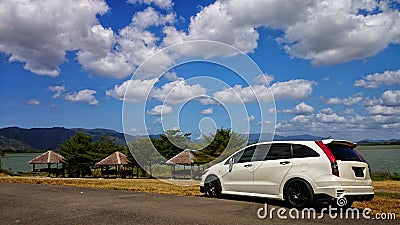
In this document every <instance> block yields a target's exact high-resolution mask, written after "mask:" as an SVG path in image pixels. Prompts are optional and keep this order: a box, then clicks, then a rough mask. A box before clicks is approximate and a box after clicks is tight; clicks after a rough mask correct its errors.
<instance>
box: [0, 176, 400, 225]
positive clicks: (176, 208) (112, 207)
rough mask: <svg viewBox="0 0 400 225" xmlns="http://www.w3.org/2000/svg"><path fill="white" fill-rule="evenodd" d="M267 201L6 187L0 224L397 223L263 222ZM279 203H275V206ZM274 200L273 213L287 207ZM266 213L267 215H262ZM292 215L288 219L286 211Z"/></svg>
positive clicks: (1, 190)
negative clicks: (262, 208)
mask: <svg viewBox="0 0 400 225" xmlns="http://www.w3.org/2000/svg"><path fill="white" fill-rule="evenodd" d="M263 202H264V200H254V199H253V200H251V199H250V200H248V199H244V198H235V199H232V198H231V197H229V198H224V199H209V198H206V197H182V196H174V195H161V194H149V193H138V192H132V191H117V190H102V189H92V188H77V187H67V186H54V185H40V184H36V185H31V184H9V183H0V224H7V225H9V224H68V225H72V224H111V225H112V224H287V223H291V224H309V223H310V222H312V223H314V224H336V225H337V224H341V223H346V224H377V222H378V223H379V222H381V223H382V224H383V223H384V224H393V222H394V223H396V222H397V223H398V220H397V221H377V220H357V219H330V218H329V215H328V214H324V218H323V219H290V218H289V219H287V220H282V219H279V218H277V215H276V214H275V215H274V217H273V219H269V218H266V219H263V220H262V219H259V218H258V216H257V211H258V209H259V208H261V207H264V203H263ZM272 204H274V205H272ZM282 206H284V205H282V203H280V202H272V203H271V202H268V209H269V210H270V208H272V207H275V208H277V209H278V208H279V207H282ZM261 214H263V211H261ZM286 215H288V214H287V213H286Z"/></svg>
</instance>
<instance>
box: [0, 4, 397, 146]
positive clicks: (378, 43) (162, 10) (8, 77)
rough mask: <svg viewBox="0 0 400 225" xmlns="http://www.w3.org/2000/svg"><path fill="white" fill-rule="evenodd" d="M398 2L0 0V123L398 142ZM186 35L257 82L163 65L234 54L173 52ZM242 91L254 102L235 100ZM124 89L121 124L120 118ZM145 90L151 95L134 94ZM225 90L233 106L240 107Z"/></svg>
mask: <svg viewBox="0 0 400 225" xmlns="http://www.w3.org/2000/svg"><path fill="white" fill-rule="evenodd" d="M399 6H400V3H399V1H361V0H360V1H357V0H356V1H349V0H339V1H334V2H333V1H332V2H323V1H311V0H309V1H300V0H299V1H280V0H271V1H261V0H254V1H249V2H247V1H240V0H226V1H183V0H180V1H171V0H129V1H89V0H77V1H74V2H73V3H71V2H65V1H53V0H47V1H45V0H43V1H1V2H0V8H1V10H0V96H1V97H2V99H3V100H2V101H1V102H0V117H1V120H0V127H8V126H20V127H25V128H30V127H54V126H59V127H67V128H73V127H83V128H107V129H114V130H117V131H120V132H122V131H123V129H125V132H129V133H131V134H144V133H161V132H162V130H163V125H164V127H165V128H168V129H169V128H175V125H179V126H178V127H179V128H181V129H182V130H183V131H184V132H192V133H195V134H196V135H198V134H199V133H201V132H206V133H209V132H212V130H213V129H214V128H215V127H225V128H227V127H231V126H232V123H235V124H236V125H235V126H238V127H234V129H236V130H238V131H240V132H243V133H246V132H250V133H254V132H260V131H267V132H270V131H275V132H276V133H277V134H279V135H295V134H305V133H307V134H312V135H317V136H326V137H327V136H333V137H335V138H342V139H350V140H353V141H358V140H361V139H365V138H369V139H390V138H400V135H399V134H400V10H399V8H400V7H399ZM39 15H40V16H39ZM193 40H211V41H218V42H222V43H225V44H227V45H229V46H232V47H234V48H237V49H239V50H240V51H242V52H243V54H245V55H246V57H247V56H248V57H249V59H252V60H253V61H254V62H255V63H256V64H257V66H258V67H259V69H260V73H259V74H257V73H246V74H239V75H238V74H235V73H234V72H232V71H231V70H229V68H228V69H227V68H224V67H223V66H218V65H215V64H213V63H207V62H196V63H187V64H184V65H177V64H176V63H177V61H178V58H179V57H187V56H192V55H193V54H200V55H201V54H203V55H202V56H201V57H202V58H203V59H204V60H206V61H207V60H211V61H212V59H213V57H220V58H223V60H234V58H235V57H236V56H237V55H236V56H229V55H227V54H225V53H224V52H222V51H221V49H219V48H216V47H215V48H214V47H213V46H212V44H211V45H210V46H209V47H206V48H197V49H196V48H190V46H189V47H188V46H187V45H185V43H188V42H190V41H193ZM182 43H183V46H185V47H184V49H185V51H182V52H180V53H179V54H180V55H179V57H178V58H177V57H175V56H171V55H163V57H159V58H156V59H154V58H153V61H151V62H152V63H153V64H152V66H151V69H153V70H152V71H146V74H144V75H143V76H133V77H132V75H133V74H134V73H135V71H136V69H137V68H138V67H139V66H140V65H141V64H142V63H143V62H145V60H146V59H148V58H149V57H150V56H152V55H153V54H154V53H157V52H159V51H161V50H162V49H164V48H165V47H168V46H170V45H173V44H182ZM203 51H204V52H203ZM202 52H203V53H202ZM207 54H211V55H212V56H211V57H210V56H207ZM158 68H159V69H160V70H157V69H158ZM160 71H163V72H166V73H165V74H164V73H160ZM160 75H164V76H163V77H161V78H160V79H158V80H157V78H158V77H159V76H160ZM243 76H244V77H245V79H244V80H243ZM199 77H203V78H199ZM205 77H206V78H205ZM131 78H132V80H130V79H131ZM211 78H213V79H214V80H215V82H214V81H213V80H210V79H211ZM263 79H264V80H263ZM266 80H267V81H268V82H265V81H266ZM156 81H158V82H156ZM219 81H223V82H225V84H222V83H220V82H219ZM155 82H156V83H155ZM235 85H236V86H235ZM237 85H240V86H237ZM248 87H252V88H253V91H255V93H256V95H257V96H258V98H259V99H261V101H260V102H255V101H253V100H252V99H251V98H250V99H248V98H246V96H247V97H248V94H249V93H248V92H249V88H248ZM146 88H147V89H146ZM127 89H128V93H129V94H130V96H129V98H128V101H126V102H125V104H126V105H131V106H132V108H130V109H129V110H130V111H127V112H125V113H127V114H126V115H129V117H130V118H132V121H130V122H129V123H132V124H129V125H127V124H123V118H122V113H123V98H124V93H125V91H126V90H127ZM146 91H152V94H151V96H147V98H146V96H142V95H143V93H145V92H146ZM232 91H234V92H235V93H237V94H238V95H239V97H240V98H242V100H243V99H244V101H243V104H241V106H238V105H237V104H236V103H235V102H234V100H233V99H235V98H234V96H232ZM171 93H172V94H171ZM265 93H267V94H271V93H272V94H273V96H274V98H275V106H276V109H273V106H274V104H273V103H271V102H270V101H268V100H265V101H264V100H262V98H263V94H265ZM168 94H169V95H168ZM250 94H251V93H250ZM168 96H169V97H170V99H168ZM201 96H203V97H204V96H210V97H211V98H212V99H214V100H218V101H220V104H216V103H215V102H208V103H207V102H206V101H203V100H204V98H200V97H201ZM264 97H265V96H264ZM265 98H268V96H267V97H265ZM189 99H191V101H188V100H189ZM202 99H203V100H202ZM125 100H126V99H125ZM143 104H145V107H146V108H145V109H143V107H142V106H143ZM161 106H163V107H164V108H162V107H161ZM241 107H242V108H241ZM243 108H244V109H245V110H246V114H243V112H242V111H241V110H242V109H243ZM180 109H181V110H180ZM260 109H261V111H260ZM128 112H129V113H128ZM162 112H163V115H162V116H163V119H161V113H162ZM261 114H263V115H264V117H263V118H261V117H262V116H261ZM275 115H276V120H275ZM169 117H171V118H172V117H174V119H175V120H177V121H178V123H179V124H176V123H175V124H174V123H172V122H171V121H170V119H169ZM124 118H125V119H126V118H127V116H125V115H124ZM135 118H144V119H145V124H142V123H141V122H140V120H139V119H138V120H137V121H136V119H135ZM232 121H233V122H232ZM199 124H200V125H199ZM261 125H263V126H264V128H265V129H263V128H261V127H262V126H261ZM199 126H200V127H201V128H200V129H199ZM202 129H204V130H202ZM201 130H202V131H201Z"/></svg>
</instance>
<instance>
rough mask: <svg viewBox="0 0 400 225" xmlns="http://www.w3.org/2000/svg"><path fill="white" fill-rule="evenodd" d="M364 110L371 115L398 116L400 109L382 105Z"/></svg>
mask: <svg viewBox="0 0 400 225" xmlns="http://www.w3.org/2000/svg"><path fill="white" fill-rule="evenodd" d="M365 110H366V111H367V113H368V114H371V115H397V114H400V107H389V106H383V105H374V106H369V107H366V108H365Z"/></svg>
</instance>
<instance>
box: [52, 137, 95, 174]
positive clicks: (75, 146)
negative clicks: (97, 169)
mask: <svg viewBox="0 0 400 225" xmlns="http://www.w3.org/2000/svg"><path fill="white" fill-rule="evenodd" d="M97 147H98V143H96V142H93V141H92V137H91V136H89V135H86V134H85V133H83V132H80V133H76V134H74V135H73V136H72V137H71V138H70V139H68V140H66V141H65V142H64V143H63V144H61V145H60V153H61V155H63V156H64V157H65V158H66V159H67V161H68V162H69V163H68V171H69V176H71V177H84V176H86V175H90V174H91V169H90V167H91V166H92V165H93V154H91V153H90V152H94V151H95V149H96V148H97Z"/></svg>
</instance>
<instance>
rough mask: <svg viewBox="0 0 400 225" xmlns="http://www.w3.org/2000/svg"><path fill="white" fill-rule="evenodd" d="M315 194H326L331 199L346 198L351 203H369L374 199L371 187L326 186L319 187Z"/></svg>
mask: <svg viewBox="0 0 400 225" xmlns="http://www.w3.org/2000/svg"><path fill="white" fill-rule="evenodd" d="M315 193H316V194H327V195H329V196H331V197H332V198H340V197H346V198H347V199H351V200H353V201H370V200H372V199H373V198H374V187H372V186H328V187H319V188H317V189H316V190H315Z"/></svg>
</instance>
